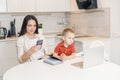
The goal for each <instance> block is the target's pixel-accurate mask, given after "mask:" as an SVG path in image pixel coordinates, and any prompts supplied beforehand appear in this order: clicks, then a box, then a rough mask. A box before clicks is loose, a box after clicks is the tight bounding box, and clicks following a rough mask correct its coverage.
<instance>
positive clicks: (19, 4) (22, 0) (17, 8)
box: [7, 0, 35, 12]
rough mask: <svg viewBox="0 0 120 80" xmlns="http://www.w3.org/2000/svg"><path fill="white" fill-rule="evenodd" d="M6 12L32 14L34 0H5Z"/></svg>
mask: <svg viewBox="0 0 120 80" xmlns="http://www.w3.org/2000/svg"><path fill="white" fill-rule="evenodd" d="M7 7H8V12H33V11H34V10H35V0H7Z"/></svg>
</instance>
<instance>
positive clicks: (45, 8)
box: [36, 0, 70, 12]
mask: <svg viewBox="0 0 120 80" xmlns="http://www.w3.org/2000/svg"><path fill="white" fill-rule="evenodd" d="M36 11H37V12H49V11H50V12H58V11H70V0H36Z"/></svg>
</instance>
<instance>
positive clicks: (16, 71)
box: [3, 59, 120, 80]
mask: <svg viewBox="0 0 120 80" xmlns="http://www.w3.org/2000/svg"><path fill="white" fill-rule="evenodd" d="M76 61H79V59H71V60H67V61H65V62H64V63H63V64H59V65H54V66H53V65H49V64H46V63H44V62H42V61H35V62H29V63H24V64H20V65H17V66H15V67H13V68H11V69H9V70H8V71H7V72H6V73H5V74H4V75H3V80H120V66H118V65H116V64H112V63H107V62H105V63H104V64H102V65H99V66H95V67H92V68H88V69H81V68H78V67H74V66H72V65H71V63H74V62H76Z"/></svg>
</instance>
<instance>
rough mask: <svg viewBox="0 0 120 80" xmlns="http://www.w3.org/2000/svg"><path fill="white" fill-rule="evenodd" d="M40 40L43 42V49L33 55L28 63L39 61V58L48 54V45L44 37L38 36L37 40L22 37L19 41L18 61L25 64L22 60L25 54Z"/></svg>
mask: <svg viewBox="0 0 120 80" xmlns="http://www.w3.org/2000/svg"><path fill="white" fill-rule="evenodd" d="M39 39H40V40H43V44H42V48H41V49H40V50H39V51H37V52H36V53H34V54H32V55H31V56H30V58H29V59H28V60H27V61H33V60H38V59H39V58H41V57H42V56H44V55H45V54H47V47H46V46H47V45H46V42H45V38H44V37H43V35H38V34H36V38H35V39H30V38H28V37H27V35H23V36H20V37H19V38H18V39H17V50H18V59H19V61H20V62H23V61H22V59H21V58H22V56H23V54H24V53H25V52H27V51H28V50H29V49H30V48H31V47H32V46H34V45H36V42H37V40H39Z"/></svg>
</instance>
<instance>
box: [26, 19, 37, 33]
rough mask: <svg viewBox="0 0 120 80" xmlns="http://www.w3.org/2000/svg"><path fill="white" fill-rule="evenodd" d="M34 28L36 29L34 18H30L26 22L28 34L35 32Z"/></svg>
mask: <svg viewBox="0 0 120 80" xmlns="http://www.w3.org/2000/svg"><path fill="white" fill-rule="evenodd" d="M35 30H36V22H35V20H32V19H31V20H29V21H28V23H27V28H26V31H27V33H28V34H30V35H32V34H34V33H35Z"/></svg>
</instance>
